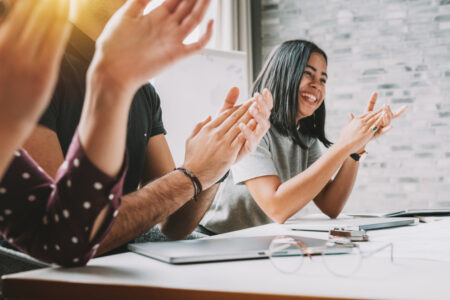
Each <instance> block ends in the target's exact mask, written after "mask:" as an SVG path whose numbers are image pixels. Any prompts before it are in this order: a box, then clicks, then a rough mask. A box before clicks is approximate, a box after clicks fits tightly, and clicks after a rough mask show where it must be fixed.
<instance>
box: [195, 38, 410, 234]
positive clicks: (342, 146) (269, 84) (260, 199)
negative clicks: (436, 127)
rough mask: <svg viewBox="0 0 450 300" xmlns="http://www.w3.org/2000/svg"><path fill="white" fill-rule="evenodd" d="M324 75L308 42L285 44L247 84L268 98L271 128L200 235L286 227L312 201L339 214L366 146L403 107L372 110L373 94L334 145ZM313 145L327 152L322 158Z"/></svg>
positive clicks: (235, 173)
mask: <svg viewBox="0 0 450 300" xmlns="http://www.w3.org/2000/svg"><path fill="white" fill-rule="evenodd" d="M327 77H328V75H327V56H326V54H325V52H324V51H323V50H321V49H320V48H319V47H317V46H316V45H315V44H314V43H311V42H308V41H304V40H293V41H287V42H284V43H283V44H282V45H280V46H279V47H278V48H276V49H275V50H274V52H273V53H272V54H271V56H270V58H269V59H268V60H267V62H266V64H265V65H264V67H263V69H262V71H261V73H260V74H259V76H258V78H257V79H256V81H255V83H254V86H253V90H254V91H259V90H262V89H263V88H267V89H269V90H270V91H271V92H272V95H273V99H274V107H273V109H272V114H271V117H270V121H271V124H272V125H273V126H272V128H271V129H270V130H269V132H268V133H267V134H266V136H265V137H264V138H263V140H262V141H261V143H260V144H259V146H258V148H257V150H256V151H255V152H254V153H253V154H250V155H249V156H247V157H245V158H244V159H242V160H241V161H240V162H239V163H238V164H236V165H234V166H233V167H232V168H231V172H230V175H229V176H228V178H227V179H226V180H225V182H223V183H222V184H221V186H220V188H219V190H218V192H217V194H216V197H215V199H214V202H213V204H212V205H211V207H210V208H209V210H208V211H207V212H206V214H205V216H204V217H203V219H202V221H201V222H200V224H201V227H200V229H202V228H203V229H206V230H204V231H205V232H210V233H223V232H228V231H233V230H238V229H243V228H247V227H252V226H257V225H262V224H267V223H271V222H273V221H275V222H278V223H284V222H285V221H286V220H287V219H289V218H290V217H292V216H293V215H294V214H296V213H297V212H299V211H300V210H302V209H303V208H304V207H305V206H306V205H307V204H308V203H310V202H311V200H313V201H314V203H315V205H316V206H317V207H318V208H319V209H320V210H321V211H322V212H323V213H325V214H326V215H328V216H329V217H331V218H336V217H337V216H338V215H339V213H340V212H341V210H342V209H343V207H344V205H345V203H346V201H347V198H348V196H349V195H350V193H351V190H352V188H353V184H354V182H355V178H356V174H357V171H358V167H359V162H358V161H359V158H360V157H361V155H363V154H365V150H364V149H365V147H366V145H367V143H368V142H369V141H371V140H372V139H373V138H374V137H376V136H380V135H382V134H385V133H386V132H388V131H389V130H390V129H391V127H390V126H389V123H390V121H391V119H392V118H396V117H397V116H399V115H400V114H401V113H403V111H404V110H405V109H406V107H402V108H401V109H400V110H399V111H398V112H397V113H396V114H393V113H392V112H391V110H390V109H389V107H388V106H384V107H383V108H382V109H380V110H379V111H377V112H372V109H373V106H374V105H375V102H376V94H374V96H372V99H371V101H370V103H369V106H368V111H367V112H366V113H364V114H363V115H361V116H359V117H356V118H355V117H353V115H350V120H349V122H348V123H347V124H346V125H345V126H344V128H343V129H342V131H341V135H340V137H339V139H338V140H337V142H336V143H335V144H333V145H332V143H331V142H330V141H329V140H328V139H327V138H326V136H325V130H324V128H325V101H324V100H325V93H326V88H325V87H326V82H327ZM319 141H320V142H321V143H322V144H323V145H324V146H326V147H327V148H328V150H327V151H326V152H325V153H324V154H323V155H322V154H321V151H320V148H319ZM336 172H337V174H336ZM334 174H336V176H335V177H334V178H332V176H333V175H334Z"/></svg>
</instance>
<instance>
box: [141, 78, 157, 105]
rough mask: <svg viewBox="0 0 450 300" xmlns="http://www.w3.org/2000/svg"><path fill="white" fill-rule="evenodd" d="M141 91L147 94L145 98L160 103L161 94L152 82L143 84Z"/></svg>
mask: <svg viewBox="0 0 450 300" xmlns="http://www.w3.org/2000/svg"><path fill="white" fill-rule="evenodd" d="M139 91H140V92H142V93H143V94H144V95H145V99H146V100H147V101H149V102H151V103H158V104H159V102H160V100H159V95H158V93H157V92H156V89H155V87H154V86H153V85H152V84H151V83H147V84H145V85H143V86H142V87H141V88H140V90H139Z"/></svg>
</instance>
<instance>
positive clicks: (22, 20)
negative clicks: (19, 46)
mask: <svg viewBox="0 0 450 300" xmlns="http://www.w3.org/2000/svg"><path fill="white" fill-rule="evenodd" d="M36 5H39V6H42V5H43V3H42V2H41V1H35V0H18V1H17V2H16V3H14V5H13V7H12V8H11V10H10V12H9V14H8V15H6V17H5V19H4V24H2V27H3V26H8V29H7V31H8V35H9V36H10V37H12V38H13V39H17V37H18V36H20V32H21V31H22V30H23V27H24V26H25V25H26V24H27V22H28V18H29V17H30V15H31V14H32V11H33V10H34V9H35V8H36Z"/></svg>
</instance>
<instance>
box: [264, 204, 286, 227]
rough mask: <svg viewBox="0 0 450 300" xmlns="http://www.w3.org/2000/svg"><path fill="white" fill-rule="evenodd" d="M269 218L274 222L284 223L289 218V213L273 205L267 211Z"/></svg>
mask: <svg viewBox="0 0 450 300" xmlns="http://www.w3.org/2000/svg"><path fill="white" fill-rule="evenodd" d="M266 213H267V215H268V216H269V218H271V219H272V220H273V221H274V222H276V223H278V224H284V223H286V221H287V220H288V219H289V217H290V216H289V215H287V214H286V212H284V211H283V210H280V208H279V207H273V208H271V209H269V210H268V211H267V212H266Z"/></svg>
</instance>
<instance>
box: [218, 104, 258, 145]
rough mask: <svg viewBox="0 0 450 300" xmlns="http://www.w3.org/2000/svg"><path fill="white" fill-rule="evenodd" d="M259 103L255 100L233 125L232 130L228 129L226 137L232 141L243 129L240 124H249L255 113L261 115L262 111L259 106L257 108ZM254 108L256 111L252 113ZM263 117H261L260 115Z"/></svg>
mask: <svg viewBox="0 0 450 300" xmlns="http://www.w3.org/2000/svg"><path fill="white" fill-rule="evenodd" d="M251 101H253V100H251ZM256 106H257V104H256V103H255V102H254V103H253V104H252V105H251V106H250V108H249V109H248V112H246V113H245V114H244V115H243V116H242V117H241V118H240V119H239V120H238V121H236V123H235V124H234V125H233V126H232V128H231V129H230V130H228V132H227V133H226V138H227V139H229V140H230V141H233V140H234V139H235V138H236V137H237V136H238V135H239V134H240V133H241V130H240V129H239V124H241V123H242V124H247V123H249V122H251V121H253V120H252V117H253V114H258V116H260V115H261V113H260V112H259V108H258V109H257V108H256ZM251 110H254V113H253V114H252V113H251V112H250V111H251ZM260 118H261V117H260Z"/></svg>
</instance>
